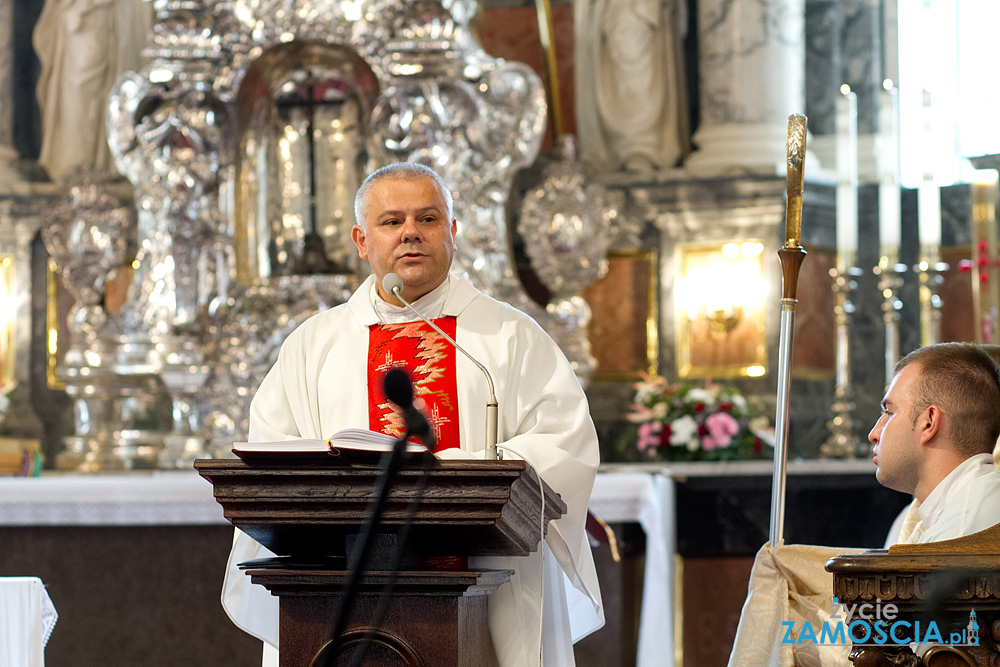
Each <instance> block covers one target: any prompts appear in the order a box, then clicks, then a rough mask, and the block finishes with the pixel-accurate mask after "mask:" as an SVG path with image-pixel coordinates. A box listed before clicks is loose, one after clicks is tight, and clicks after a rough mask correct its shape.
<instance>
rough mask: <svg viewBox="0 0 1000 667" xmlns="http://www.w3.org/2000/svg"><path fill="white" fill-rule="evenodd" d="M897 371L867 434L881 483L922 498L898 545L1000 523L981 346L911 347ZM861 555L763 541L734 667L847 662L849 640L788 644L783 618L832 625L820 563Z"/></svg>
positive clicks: (999, 484) (996, 378)
mask: <svg viewBox="0 0 1000 667" xmlns="http://www.w3.org/2000/svg"><path fill="white" fill-rule="evenodd" d="M895 371H896V373H895V376H894V377H893V379H892V382H891V383H890V384H889V389H888V391H887V392H886V394H885V398H884V399H883V400H882V410H883V412H882V416H881V417H879V419H878V421H877V422H876V424H875V426H874V427H873V428H872V430H871V432H870V433H869V434H868V438H869V440H871V442H872V443H873V444H874V460H875V465H876V473H875V476H876V479H878V481H879V482H880V483H881V484H882V485H883V486H887V487H889V488H891V489H895V490H897V491H902V492H904V493H910V494H913V496H914V498H915V501H914V505H913V506H912V507H913V508H914V509H913V510H912V512H911V521H910V523H911V524H913V525H912V526H910V527H908V528H904V531H903V532H904V537H905V539H903V540H900V541H908V542H912V543H916V542H934V541H939V540H948V539H952V538H955V537H961V536H963V535H968V534H970V533H974V532H977V531H980V530H984V529H986V528H989V527H990V526H993V525H994V524H996V523H998V522H1000V469H997V467H996V466H995V465H994V464H993V455H992V452H993V446H994V443H996V441H997V436H1000V374H998V370H997V367H996V365H995V364H994V363H993V361H992V360H991V359H990V357H989V356H988V355H987V354H986V353H985V352H983V351H982V350H981V349H979V348H978V347H977V346H976V345H972V344H967V343H942V344H938V345H929V346H927V347H923V348H920V349H919V350H916V351H914V352H912V353H910V354H909V355H907V356H906V357H904V358H903V359H901V360H900V361H899V363H897V364H896V369H895ZM905 516H906V512H905V511H904V513H903V514H902V515H901V518H902V517H905ZM897 531H898V528H897ZM892 543H893V544H895V543H896V541H893V542H892ZM860 551H862V549H851V548H847V547H819V546H811V545H801V544H792V545H785V544H779V545H778V546H776V547H775V548H774V550H773V551H772V550H771V548H770V545H768V544H765V545H764V546H763V547H762V548H761V550H760V551H759V552H758V554H757V559H756V561H755V562H754V566H753V571H752V573H751V578H750V587H749V592H748V595H747V599H746V602H745V603H744V606H743V611H742V613H741V615H740V625H739V628H738V629H737V633H736V639H735V642H734V645H733V651H732V654H731V656H730V660H729V667H751V666H756V665H763V664H809V665H824V666H826V665H829V666H834V665H838V666H839V665H845V664H850V663H849V662H848V660H847V654H848V653H849V650H850V647H849V646H848V645H847V644H826V645H824V644H822V643H821V642H819V643H818V642H813V641H804V642H799V641H784V642H783V641H782V640H783V638H784V634H783V632H784V630H785V627H784V626H783V625H782V624H783V623H784V622H788V621H791V622H793V623H794V625H795V627H799V628H801V627H802V624H803V623H808V624H810V627H812V628H822V627H823V624H824V623H828V624H835V622H834V621H833V619H832V617H831V615H830V614H831V609H832V602H833V601H832V596H833V575H832V574H831V573H829V572H827V571H826V570H825V568H824V567H823V565H824V563H825V562H826V561H827V560H828V559H829V558H832V557H833V556H837V555H841V554H845V553H857V552H860Z"/></svg>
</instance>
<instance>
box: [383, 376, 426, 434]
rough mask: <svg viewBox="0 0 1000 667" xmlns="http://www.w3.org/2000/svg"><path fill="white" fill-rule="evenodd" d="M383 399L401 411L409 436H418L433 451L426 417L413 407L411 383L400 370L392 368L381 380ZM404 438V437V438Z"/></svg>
mask: <svg viewBox="0 0 1000 667" xmlns="http://www.w3.org/2000/svg"><path fill="white" fill-rule="evenodd" d="M382 390H383V391H385V397H386V398H388V399H389V400H390V401H392V402H393V403H395V404H396V405H398V406H399V408H400V409H401V410H402V411H403V422H404V423H405V424H406V431H407V432H408V433H409V434H410V435H416V436H420V438H421V440H422V441H423V443H424V445H425V446H426V447H427V449H429V450H431V451H432V452H433V451H434V441H435V438H434V431H433V430H431V425H430V423H429V422H428V421H427V417H425V416H424V414H423V413H422V412H421V411H420V410H418V409H417V408H416V407H415V406H414V405H413V382H412V381H411V380H410V375H409V374H408V373H407V372H406V371H404V370H403V369H402V368H392V369H390V370H389V372H388V373H386V374H385V378H384V379H383V380H382ZM404 437H405V436H404Z"/></svg>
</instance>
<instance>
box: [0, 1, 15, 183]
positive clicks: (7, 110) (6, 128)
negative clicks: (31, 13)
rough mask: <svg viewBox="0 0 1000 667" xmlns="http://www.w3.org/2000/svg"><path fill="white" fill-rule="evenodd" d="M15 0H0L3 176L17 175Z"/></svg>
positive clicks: (0, 172) (0, 152)
mask: <svg viewBox="0 0 1000 667" xmlns="http://www.w3.org/2000/svg"><path fill="white" fill-rule="evenodd" d="M13 29H14V0H0V180H2V181H8V182H9V181H11V180H13V179H16V178H17V172H16V171H15V170H14V167H13V166H12V163H13V162H14V160H16V159H17V151H15V150H14V86H13V77H12V74H13V64H14V50H13V39H12V37H13Z"/></svg>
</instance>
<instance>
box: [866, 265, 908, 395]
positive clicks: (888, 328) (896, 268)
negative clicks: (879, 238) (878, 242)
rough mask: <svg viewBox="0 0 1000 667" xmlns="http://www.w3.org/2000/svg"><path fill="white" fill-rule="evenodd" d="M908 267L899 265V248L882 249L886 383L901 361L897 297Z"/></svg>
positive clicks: (880, 269) (878, 271)
mask: <svg viewBox="0 0 1000 667" xmlns="http://www.w3.org/2000/svg"><path fill="white" fill-rule="evenodd" d="M906 270H907V267H906V265H905V264H900V263H899V249H898V248H882V252H881V257H880V258H879V260H878V266H876V267H875V268H874V272H875V275H877V276H878V277H879V281H878V289H879V291H880V292H881V293H882V321H883V322H884V323H885V383H886V385H888V384H889V382H890V381H891V380H892V376H893V369H894V368H895V367H896V360H897V359H899V310H900V308H902V307H903V303H902V302H901V301H900V300H899V297H898V296H896V294H897V292H898V291H899V288H900V287H902V285H903V273H905V272H906Z"/></svg>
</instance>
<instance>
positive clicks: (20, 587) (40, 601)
mask: <svg viewBox="0 0 1000 667" xmlns="http://www.w3.org/2000/svg"><path fill="white" fill-rule="evenodd" d="M58 617H59V615H58V614H57V613H56V608H55V607H54V606H53V605H52V600H51V599H50V598H49V594H48V593H47V592H46V591H45V586H44V585H43V584H42V580H41V579H39V578H37V577H0V667H42V666H43V665H44V664H45V644H46V643H47V642H48V641H49V636H50V635H51V634H52V629H53V628H54V627H55V624H56V619H57V618H58Z"/></svg>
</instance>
